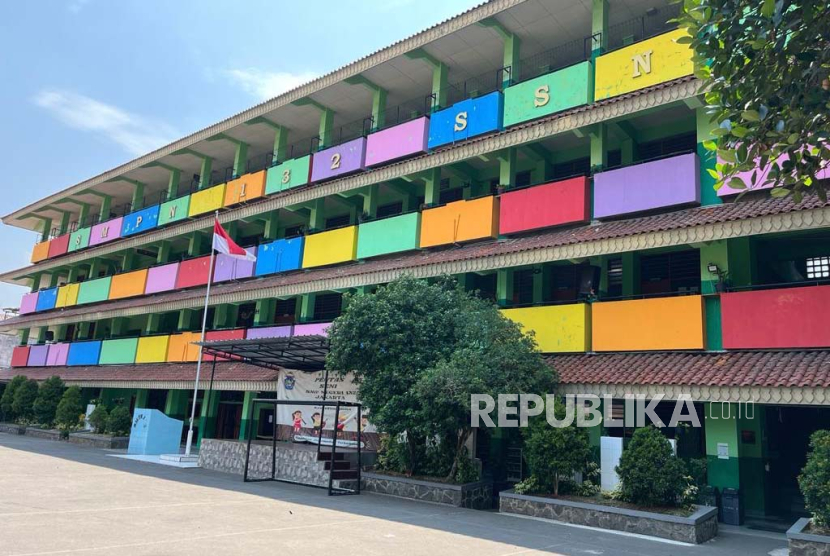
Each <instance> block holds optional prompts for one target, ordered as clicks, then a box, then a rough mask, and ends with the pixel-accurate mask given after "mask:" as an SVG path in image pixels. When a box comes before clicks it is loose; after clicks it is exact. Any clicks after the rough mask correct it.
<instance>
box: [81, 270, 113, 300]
mask: <svg viewBox="0 0 830 556" xmlns="http://www.w3.org/2000/svg"><path fill="white" fill-rule="evenodd" d="M111 281H112V277H111V276H107V277H106V278H98V279H96V280H90V281H89V282H82V283H81V286H80V288H79V289H78V305H82V304H84V303H97V302H98V301H106V300H107V299H108V298H109V293H110V282H111Z"/></svg>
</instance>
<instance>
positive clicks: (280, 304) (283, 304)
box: [274, 299, 297, 324]
mask: <svg viewBox="0 0 830 556" xmlns="http://www.w3.org/2000/svg"><path fill="white" fill-rule="evenodd" d="M274 313H275V321H276V322H277V324H292V323H293V322H294V321H295V316H296V314H297V300H296V299H277V307H276V310H275V311H274Z"/></svg>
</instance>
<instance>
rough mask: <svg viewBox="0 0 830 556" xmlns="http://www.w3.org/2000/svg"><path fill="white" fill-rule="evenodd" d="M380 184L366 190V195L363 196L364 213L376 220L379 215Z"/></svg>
mask: <svg viewBox="0 0 830 556" xmlns="http://www.w3.org/2000/svg"><path fill="white" fill-rule="evenodd" d="M379 187H380V186H379V185H378V184H374V185H370V186H369V187H367V188H366V193H364V194H363V212H364V213H365V214H366V216H368V217H369V218H375V217H377V215H378V197H379V196H380V195H379V193H378V188H379Z"/></svg>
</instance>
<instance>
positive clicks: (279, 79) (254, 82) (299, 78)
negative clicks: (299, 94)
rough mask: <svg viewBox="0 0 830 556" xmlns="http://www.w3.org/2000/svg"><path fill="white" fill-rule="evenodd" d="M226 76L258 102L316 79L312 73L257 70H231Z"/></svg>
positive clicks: (315, 75)
mask: <svg viewBox="0 0 830 556" xmlns="http://www.w3.org/2000/svg"><path fill="white" fill-rule="evenodd" d="M227 74H228V76H229V77H231V79H233V80H234V82H235V83H236V84H237V85H239V86H240V87H241V88H242V89H243V90H245V91H246V92H248V93H250V94H251V95H253V96H255V97H256V98H258V99H259V100H269V99H272V98H274V97H275V96H278V95H281V94H282V93H284V92H286V91H290V90H291V89H294V88H296V87H299V86H300V85H303V84H304V83H308V82H309V81H311V80H312V79H316V78H317V77H318V75H317V74H316V73H314V72H303V73H297V74H294V73H289V72H284V71H277V72H270V71H263V70H261V69H257V68H247V69H232V70H228V71H227Z"/></svg>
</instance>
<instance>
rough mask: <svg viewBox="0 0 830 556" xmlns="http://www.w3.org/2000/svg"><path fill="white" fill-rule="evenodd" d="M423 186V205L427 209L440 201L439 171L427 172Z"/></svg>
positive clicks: (435, 169) (437, 169) (434, 169)
mask: <svg viewBox="0 0 830 556" xmlns="http://www.w3.org/2000/svg"><path fill="white" fill-rule="evenodd" d="M424 184H425V187H424V204H425V205H426V206H428V207H431V206H435V205H437V204H438V203H439V202H440V199H441V169H440V168H433V169H432V170H428V171H427V175H426V177H425V178H424Z"/></svg>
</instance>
